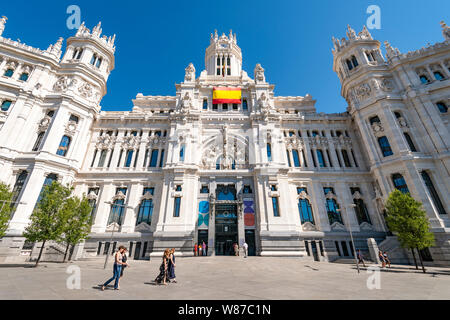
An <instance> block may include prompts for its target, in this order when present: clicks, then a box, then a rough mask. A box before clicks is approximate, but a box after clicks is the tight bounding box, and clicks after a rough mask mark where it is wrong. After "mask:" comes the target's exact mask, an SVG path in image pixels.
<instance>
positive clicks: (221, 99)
mask: <svg viewBox="0 0 450 320" xmlns="http://www.w3.org/2000/svg"><path fill="white" fill-rule="evenodd" d="M218 103H238V104H240V103H241V88H227V87H215V88H213V104H218Z"/></svg>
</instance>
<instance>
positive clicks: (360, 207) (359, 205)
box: [350, 188, 372, 224]
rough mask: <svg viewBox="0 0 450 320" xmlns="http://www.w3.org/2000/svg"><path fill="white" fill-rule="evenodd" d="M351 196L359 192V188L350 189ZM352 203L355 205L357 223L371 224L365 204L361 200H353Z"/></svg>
mask: <svg viewBox="0 0 450 320" xmlns="http://www.w3.org/2000/svg"><path fill="white" fill-rule="evenodd" d="M350 190H351V192H352V194H353V193H355V192H356V191H358V192H360V190H359V188H350ZM353 203H354V204H355V206H356V207H355V213H356V217H357V218H358V223H359V224H361V223H363V222H367V223H370V224H372V222H371V221H370V216H369V212H368V211H367V207H366V204H365V203H364V200H363V199H353Z"/></svg>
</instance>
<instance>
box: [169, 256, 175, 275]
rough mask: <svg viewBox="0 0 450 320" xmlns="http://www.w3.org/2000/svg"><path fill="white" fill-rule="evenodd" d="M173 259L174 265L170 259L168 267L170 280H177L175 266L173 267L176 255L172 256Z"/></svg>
mask: <svg viewBox="0 0 450 320" xmlns="http://www.w3.org/2000/svg"><path fill="white" fill-rule="evenodd" d="M172 259H173V263H172V260H170V259H169V267H168V269H169V272H168V273H169V279H170V280H172V279H175V278H176V277H175V266H174V265H173V264H174V263H175V255H172Z"/></svg>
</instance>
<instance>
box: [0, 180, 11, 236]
mask: <svg viewBox="0 0 450 320" xmlns="http://www.w3.org/2000/svg"><path fill="white" fill-rule="evenodd" d="M12 197H13V193H12V192H11V191H10V189H9V186H8V185H6V184H5V183H3V182H0V238H2V237H3V236H5V234H6V230H7V229H8V222H9V219H10V217H11V211H12V206H11V203H10V202H9V201H11V199H12Z"/></svg>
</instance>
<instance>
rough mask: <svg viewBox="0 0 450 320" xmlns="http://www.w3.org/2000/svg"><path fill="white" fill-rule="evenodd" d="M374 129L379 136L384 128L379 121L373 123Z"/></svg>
mask: <svg viewBox="0 0 450 320" xmlns="http://www.w3.org/2000/svg"><path fill="white" fill-rule="evenodd" d="M372 130H373V133H374V134H375V136H379V135H382V134H383V131H384V128H383V126H382V125H381V123H379V122H375V123H373V124H372Z"/></svg>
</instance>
